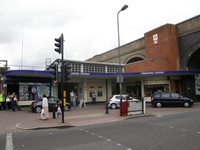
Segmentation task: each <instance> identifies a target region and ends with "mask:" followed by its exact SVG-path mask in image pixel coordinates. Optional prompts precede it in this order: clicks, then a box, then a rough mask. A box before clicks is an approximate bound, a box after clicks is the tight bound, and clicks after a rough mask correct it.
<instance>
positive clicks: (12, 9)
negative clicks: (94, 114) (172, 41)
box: [0, 0, 200, 69]
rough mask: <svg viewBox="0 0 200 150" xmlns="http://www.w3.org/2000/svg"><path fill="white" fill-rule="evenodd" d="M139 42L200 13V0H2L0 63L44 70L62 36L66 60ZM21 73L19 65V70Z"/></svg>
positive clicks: (0, 4) (0, 3) (85, 56)
mask: <svg viewBox="0 0 200 150" xmlns="http://www.w3.org/2000/svg"><path fill="white" fill-rule="evenodd" d="M124 4H127V5H128V6H129V7H128V8H127V9H126V10H125V11H123V12H120V16H119V20H120V39H121V45H123V44H126V43H129V42H131V41H134V40H137V39H139V38H142V37H143V36H144V33H145V32H148V31H150V30H152V29H154V28H157V27H159V26H162V25H164V24H166V23H171V24H177V23H179V22H182V21H185V20H187V19H189V18H192V17H194V16H197V15H199V14H200V8H199V6H200V0H0V20H1V22H0V60H8V65H18V66H20V65H23V66H41V67H44V66H45V60H46V58H51V61H52V62H53V61H54V60H55V59H57V58H60V57H61V56H60V55H59V54H58V53H56V52H55V51H54V48H55V46H54V43H55V41H54V39H55V38H57V37H59V36H60V35H61V33H63V34H64V39H65V42H64V58H65V59H70V60H80V61H84V60H86V59H88V58H91V57H93V56H94V55H97V54H101V53H103V52H106V51H108V50H111V49H113V48H115V47H117V46H118V43H117V12H118V11H119V10H120V9H121V8H122V7H123V5H124ZM17 69H19V67H18V68H17Z"/></svg>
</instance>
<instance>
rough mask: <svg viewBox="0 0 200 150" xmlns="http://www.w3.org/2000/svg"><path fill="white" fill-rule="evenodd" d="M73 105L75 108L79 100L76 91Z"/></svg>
mask: <svg viewBox="0 0 200 150" xmlns="http://www.w3.org/2000/svg"><path fill="white" fill-rule="evenodd" d="M72 101H73V106H74V108H76V101H77V95H76V93H74V96H73V100H72Z"/></svg>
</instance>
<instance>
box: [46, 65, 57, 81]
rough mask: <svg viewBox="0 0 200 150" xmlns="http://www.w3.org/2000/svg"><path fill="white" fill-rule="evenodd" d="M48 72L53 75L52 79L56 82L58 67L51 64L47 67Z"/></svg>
mask: <svg viewBox="0 0 200 150" xmlns="http://www.w3.org/2000/svg"><path fill="white" fill-rule="evenodd" d="M48 71H49V72H50V73H51V74H52V75H53V79H54V80H55V81H57V79H58V65H57V64H51V65H50V66H49V67H48Z"/></svg>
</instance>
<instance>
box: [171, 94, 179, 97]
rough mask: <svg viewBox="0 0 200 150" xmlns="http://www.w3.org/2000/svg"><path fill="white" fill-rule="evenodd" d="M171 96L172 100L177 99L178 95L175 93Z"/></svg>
mask: <svg viewBox="0 0 200 150" xmlns="http://www.w3.org/2000/svg"><path fill="white" fill-rule="evenodd" d="M171 96H172V98H178V97H179V94H177V93H172V94H171Z"/></svg>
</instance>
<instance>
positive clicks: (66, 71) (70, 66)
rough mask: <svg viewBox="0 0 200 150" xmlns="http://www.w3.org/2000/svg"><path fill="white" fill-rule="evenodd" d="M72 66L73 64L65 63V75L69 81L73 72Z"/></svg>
mask: <svg viewBox="0 0 200 150" xmlns="http://www.w3.org/2000/svg"><path fill="white" fill-rule="evenodd" d="M71 68H72V65H71V64H65V65H64V73H65V74H64V76H65V81H68V80H69V79H71V77H70V74H71Z"/></svg>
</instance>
